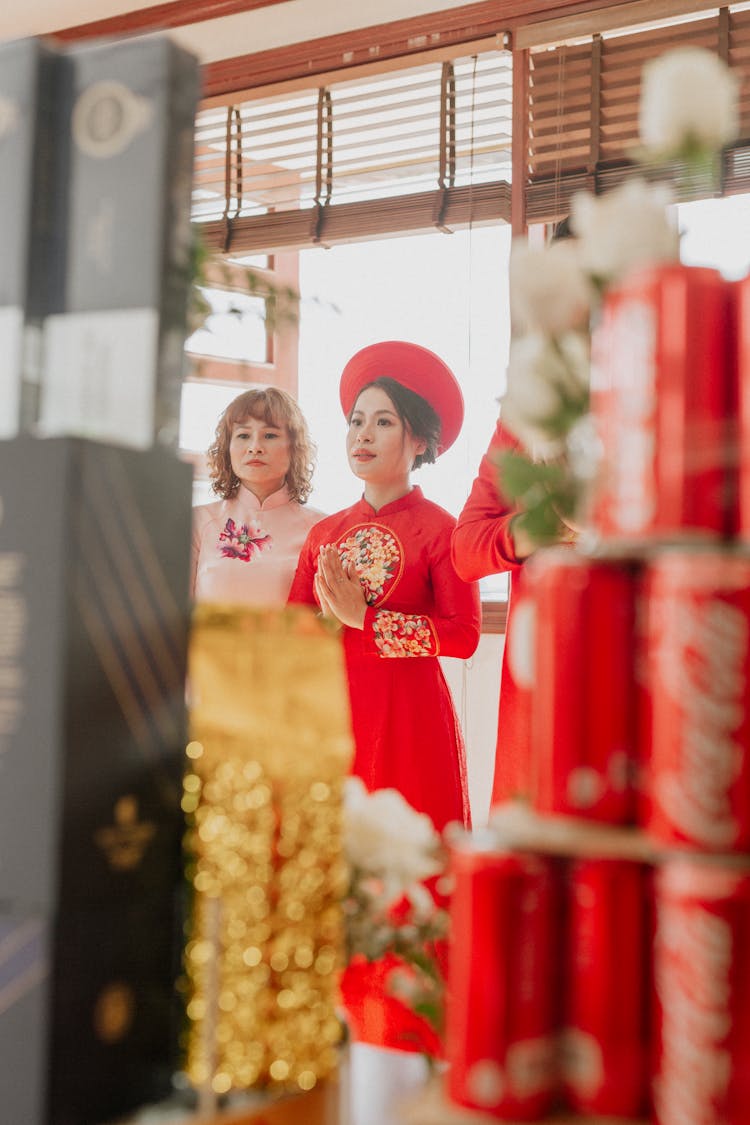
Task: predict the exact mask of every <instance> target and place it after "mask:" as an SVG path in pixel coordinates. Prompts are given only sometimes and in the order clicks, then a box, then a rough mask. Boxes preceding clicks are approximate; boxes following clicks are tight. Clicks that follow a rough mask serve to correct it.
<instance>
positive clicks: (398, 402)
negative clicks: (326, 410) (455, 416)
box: [347, 375, 441, 469]
mask: <svg viewBox="0 0 750 1125" xmlns="http://www.w3.org/2000/svg"><path fill="white" fill-rule="evenodd" d="M368 387H380V389H381V390H382V391H385V393H386V394H387V395H388V398H389V399H390V400H391V402H392V403H393V406H394V408H395V410H396V413H397V414H398V416H399V418H400V419H401V421H402V422H403V423H404V425H405V426H406V427H407V429H408V430H409V432H410V433H411V434H412V436H413V437H415V438H417V440H419V441H423V442H425V451H424V453H418V454H417V456H416V457H415V458H414V464H413V465H412V469H418V468H419V467H420V465H431V464H432V463H433V462H434V461H435V459H436V457H437V451H438V444H439V442H440V430H441V425H440V418H439V417H438V414H437V411H436V410H435V408H434V407H432V406H430V404H429V402H428V401H427V399H426V398H422V396H421V395H418V394H417V393H416V391H411V390H409V388H408V387H405V386H404V385H403V383H399V382H398V381H397V380H396V379H391V378H389V377H388V376H387V375H381V376H380V377H379V378H377V379H373V381H372V382H371V383H367V384H366V385H365V386H364V387H363V388H362V391H366V390H367V388H368ZM362 391H360V392H359V394H360V395H361V394H362ZM358 398H359V395H357V399H358ZM356 405H357V400H356V399H355V401H354V406H352V408H351V410H350V411H349V417H348V419H347V421H348V422H350V421H351V418H352V414H353V413H354V410H355V407H356Z"/></svg>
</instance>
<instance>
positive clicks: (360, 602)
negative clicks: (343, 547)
mask: <svg viewBox="0 0 750 1125" xmlns="http://www.w3.org/2000/svg"><path fill="white" fill-rule="evenodd" d="M315 595H316V597H317V599H318V602H319V603H320V608H321V610H322V611H323V613H324V615H325V616H326V617H336V618H338V620H339V621H340V622H341V624H342V625H348V626H350V628H352V629H361V628H362V627H363V626H364V623H365V613H366V612H367V600H366V598H365V593H364V590H363V589H362V584H361V583H360V581H359V577H358V575H357V572H356V570H355V569H354V565H353V564H351V563H349V564H344V563H343V562H342V560H341V557H340V555H339V553H338V551H337V550H336V548H335V547H334V546H333V544H331V543H326V544H323V545H322V546H321V548H320V552H319V555H318V570H317V573H316V575H315Z"/></svg>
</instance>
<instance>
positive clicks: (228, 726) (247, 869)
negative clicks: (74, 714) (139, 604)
mask: <svg viewBox="0 0 750 1125" xmlns="http://www.w3.org/2000/svg"><path fill="white" fill-rule="evenodd" d="M190 691H191V696H192V698H191V707H190V714H191V738H192V741H191V742H190V744H189V746H188V756H189V759H190V762H191V767H192V772H189V773H188V774H187V776H186V778H185V795H184V798H183V807H184V809H185V811H186V813H188V815H189V816H190V817H191V818H192V825H191V828H190V829H189V832H188V837H187V850H188V855H189V863H190V869H189V875H190V880H191V882H192V887H193V891H194V900H193V911H192V924H191V927H190V933H189V941H188V945H187V949H186V970H187V976H188V986H189V992H190V999H189V1002H188V1017H189V1027H188V1032H187V1037H186V1049H187V1071H188V1075H189V1077H190V1080H191V1081H192V1082H193V1083H194V1084H195V1085H196V1086H198V1087H199V1088H202V1089H206V1088H209V1089H211V1090H213V1092H214V1093H215V1094H217V1095H218V1094H224V1093H227V1092H229V1091H230V1090H234V1089H247V1088H249V1087H251V1086H255V1085H258V1086H270V1087H277V1088H285V1087H286V1088H296V1089H297V1090H310V1089H312V1088H313V1087H314V1086H315V1085H316V1083H317V1082H318V1080H319V1079H321V1078H324V1077H326V1076H328V1075H329V1074H331V1073H332V1072H333V1071H334V1069H335V1067H336V1063H337V1058H338V1051H337V1045H338V1043H339V1041H340V1039H341V1034H342V1025H341V1023H340V1021H339V1019H338V1017H337V1014H336V1003H337V998H338V988H337V986H338V976H339V971H340V970H341V968H342V965H343V959H344V954H343V949H344V928H343V916H342V909H341V899H342V897H343V894H344V892H345V889H346V885H347V869H346V863H345V861H344V858H343V853H342V789H343V780H344V776H345V774H346V773H347V771H348V769H349V766H350V761H351V756H352V741H351V734H350V725H349V705H348V694H347V689H346V677H345V672H344V664H343V654H342V651H341V644H340V638H339V634H338V631H337V630H335V629H333V628H332V627H331V626H330V624H328V623H325V622H324V621H323V620H322V619H321V618H319V617H318V616H316V615H315V614H314V613H313V612H312V611H310V610H308V609H289V610H277V611H270V610H249V609H242V608H239V607H233V606H218V605H208V604H207V605H202V606H199V607H198V608H197V610H196V612H195V616H194V625H193V633H192V639H191V646H190Z"/></svg>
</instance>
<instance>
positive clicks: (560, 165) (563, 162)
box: [525, 10, 750, 222]
mask: <svg viewBox="0 0 750 1125" xmlns="http://www.w3.org/2000/svg"><path fill="white" fill-rule="evenodd" d="M728 22H729V48H728V55H727V58H728V64H729V66H730V67H731V68H732V70H733V71H734V72H735V73H736V74H737V75H738V77H739V79H740V84H741V85H740V89H741V93H740V99H739V108H740V117H741V132H742V135H743V137H748V138H750V10H744V11H736V10H735V11H731V10H730V16H729V21H728ZM599 43H600V59H601V70H600V72H599V91H600V96H599V102H598V104H597V105H596V106H592V105H591V100H590V99H589V102H588V104H587V103H586V100H585V97H584V98H582V95H581V82H582V76H583V75H585V74H586V73H587V68H588V73H589V74H590V75H591V74H593V73H594V72H593V49H594V39H593V37H592V39H591V40H589V41H588V42H587V43H577V44H575V45H574V46H570V45H566V44H564V45H560V46H557V47H553V48H551V49H549V48H533V49H532V50H531V55H530V65H529V79H528V86H527V111H528V121H529V130H528V131H529V138H528V145H527V159H526V167H527V169H528V172H527V182H526V186H525V201H526V217H527V221H529V222H551V221H554V220H556V219H559V218H560V217H561V216H562V215H564V214H566V213H567V211H568V210H569V206H570V199H571V197H572V195H573V194H574V193H575V192H576V191H580V190H583V189H587V190H595V191H604V190H607V189H608V188H610V187H612V186H616V185H617V184H618V183H621V182H623V180H624V179H626V178H627V177H629V176H631V175H633V173H634V172H636V171H637V172H638V174H641V175H646V176H647V177H650V178H657V177H662V178H671V179H672V180H673V181H674V180H675V177H676V173H678V172H679V169H675V168H663V167H662V168H656V167H651V168H648V167H647V168H643V167H641V166H640V165H639V166H637V167H636V166H635V165H634V163H633V160H632V153H633V151H634V150H635V149H636V148H637V146H638V143H639V127H638V113H639V100H640V86H641V73H642V69H643V65H644V63H646V62H647V61H649V60H650V59H653V58H656V57H658V56H659V55H661V54H663V53H664V52H665V51H667V50H669V49H671V48H673V47H676V46H688V45H690V46H698V47H703V48H707V49H708V50H713V51H718V46H719V15H718V13H712V14H710V15H708V16H705V15H701V17H700V18H698V19H686V18H684V17H683V21H682V22H677V21H676V19H672V20H670V21H665V22H664V25H663V26H657V27H650V28H648V29H646V30H638V31H634V32H619V33H614V34H605V35H604V36H603V37H602V38H601V39H600V40H599ZM592 154H595V158H594V157H592ZM676 178H677V179H678V180H680V184H681V183H682V178H681V177H679V176H677V177H676ZM685 179H687V177H685ZM749 188H750V142H749V143H748V144H747V145H745V144H744V143H742V142H738V143H737V144H736V145H735V146H733V147H732V149H731V151H730V152H728V153H727V154H725V159H724V172H723V181H722V186H721V191H722V192H723V193H725V194H733V193H735V192H739V191H744V190H748V189H749ZM679 191H682V192H685V193H686V194H685V195H684V198H688V194H687V189H685V188H684V187H679V189H678V193H679ZM715 193H716V189H715V186H714V184H713V183H712V182H711V181H709V180H708V179H705V180H704V181H702V182H698V183H696V181H695V179H694V178H693V181H692V186H691V188H690V189H689V197H690V198H699V197H701V196H702V195H703V196H705V195H712V194H715Z"/></svg>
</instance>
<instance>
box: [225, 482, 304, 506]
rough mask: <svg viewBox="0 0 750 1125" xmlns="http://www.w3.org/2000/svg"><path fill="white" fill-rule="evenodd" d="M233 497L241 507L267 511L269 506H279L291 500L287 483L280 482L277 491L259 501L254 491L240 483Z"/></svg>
mask: <svg viewBox="0 0 750 1125" xmlns="http://www.w3.org/2000/svg"><path fill="white" fill-rule="evenodd" d="M233 499H235V500H236V501H237V503H238V504H239V506H240V507H241V508H246V509H248V510H249V511H251V512H267V511H268V510H269V508H281V507H283V506H284V504H289V503H290V502H291V495H290V493H289V488H288V487H287V485H286V484H282V486H281V488H280V489H279V490H278V492H272V493H271V495H270V496H267V497H266V498H265V500H264V501H263V502H262V503H261V501H260V500H259V499H258V497H257V496H256V495H255V493H254V492H251V491H250V489H249V488H244V487H243V485H240V487H239V488H238V490H237V493H236V495H235V496H234V497H233Z"/></svg>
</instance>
